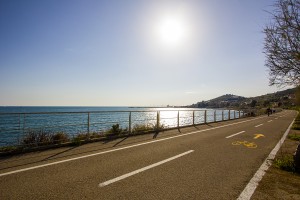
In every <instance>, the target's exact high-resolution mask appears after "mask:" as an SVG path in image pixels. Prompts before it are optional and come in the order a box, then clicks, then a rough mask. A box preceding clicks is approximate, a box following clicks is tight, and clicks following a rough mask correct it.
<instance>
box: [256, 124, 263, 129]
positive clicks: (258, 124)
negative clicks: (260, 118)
mask: <svg viewBox="0 0 300 200" xmlns="http://www.w3.org/2000/svg"><path fill="white" fill-rule="evenodd" d="M262 125H264V124H258V125H256V126H255V128H257V127H260V126H262Z"/></svg>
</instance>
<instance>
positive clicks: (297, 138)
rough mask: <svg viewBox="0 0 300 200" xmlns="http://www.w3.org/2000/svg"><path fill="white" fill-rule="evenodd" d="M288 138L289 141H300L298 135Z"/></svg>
mask: <svg viewBox="0 0 300 200" xmlns="http://www.w3.org/2000/svg"><path fill="white" fill-rule="evenodd" d="M288 138H289V139H291V140H296V141H300V135H296V134H292V135H289V136H288Z"/></svg>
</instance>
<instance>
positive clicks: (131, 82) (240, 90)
mask: <svg viewBox="0 0 300 200" xmlns="http://www.w3.org/2000/svg"><path fill="white" fill-rule="evenodd" d="M273 4H274V0H251V1H249V0H226V1H224V0H43V1H41V0H26V1H21V0H0V30H1V31H0V106H166V105H176V106H179V105H190V104H193V103H196V102H199V101H202V100H209V99H212V98H216V97H218V96H221V95H224V94H235V95H240V96H245V97H253V96H258V95H263V94H267V93H273V92H276V91H278V90H279V89H278V88H277V87H275V86H272V87H271V86H269V81H268V69H267V68H266V67H265V66H264V63H265V56H264V54H263V43H264V34H263V32H262V31H263V28H264V26H265V25H266V24H268V23H270V18H271V16H270V14H268V13H267V12H266V11H272V10H273V7H272V5H273Z"/></svg>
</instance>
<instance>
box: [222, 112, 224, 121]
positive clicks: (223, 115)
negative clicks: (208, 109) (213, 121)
mask: <svg viewBox="0 0 300 200" xmlns="http://www.w3.org/2000/svg"><path fill="white" fill-rule="evenodd" d="M222 121H224V110H222Z"/></svg>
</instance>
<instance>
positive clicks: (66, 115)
mask: <svg viewBox="0 0 300 200" xmlns="http://www.w3.org/2000/svg"><path fill="white" fill-rule="evenodd" d="M245 115H246V113H245V112H243V111H236V110H147V111H90V112H34V113H0V147H1V146H7V145H20V144H21V143H22V139H23V138H24V136H26V134H28V132H30V131H38V130H44V131H51V132H64V133H66V134H68V135H69V136H71V137H73V138H74V137H76V136H77V135H78V134H83V133H84V134H91V133H97V134H100V135H101V134H102V135H104V134H105V133H106V132H107V130H109V129H110V128H111V127H112V125H114V124H119V125H120V127H121V128H123V129H124V130H127V132H128V133H132V132H133V131H134V130H135V128H136V127H138V126H139V125H145V126H149V127H153V128H154V127H156V128H162V129H170V128H180V127H184V126H192V125H198V124H206V123H210V122H218V121H225V120H231V119H236V118H241V117H244V116H245Z"/></svg>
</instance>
